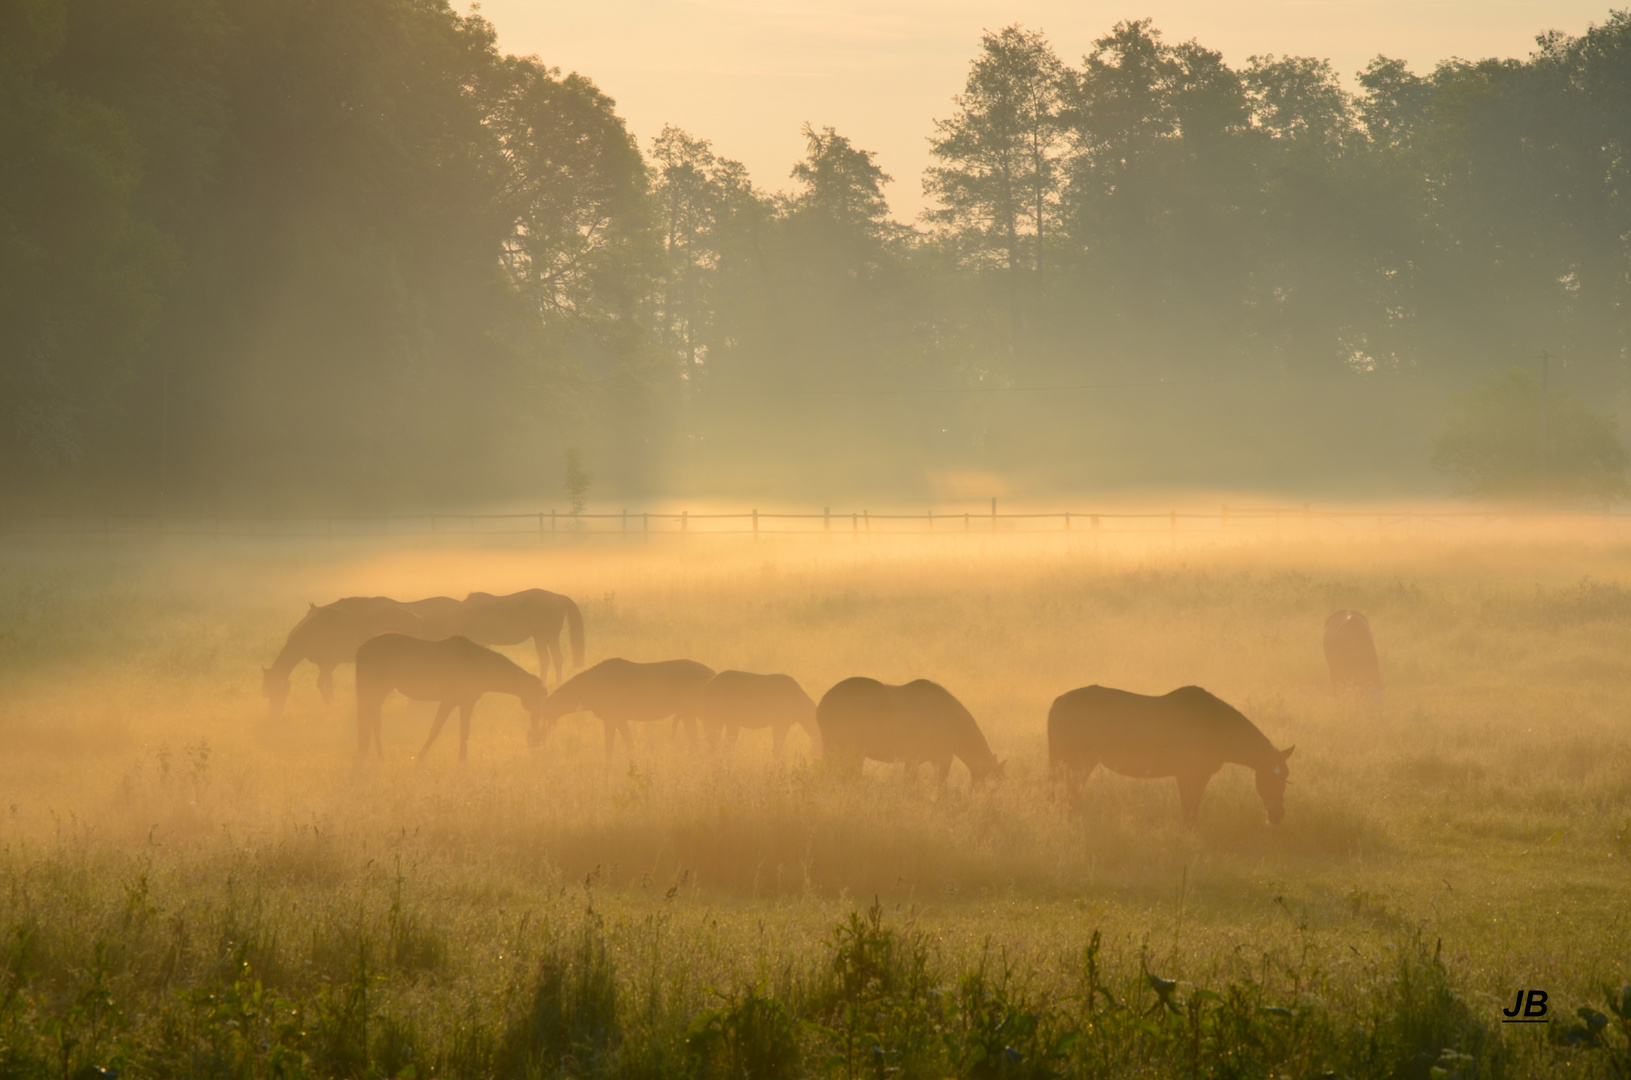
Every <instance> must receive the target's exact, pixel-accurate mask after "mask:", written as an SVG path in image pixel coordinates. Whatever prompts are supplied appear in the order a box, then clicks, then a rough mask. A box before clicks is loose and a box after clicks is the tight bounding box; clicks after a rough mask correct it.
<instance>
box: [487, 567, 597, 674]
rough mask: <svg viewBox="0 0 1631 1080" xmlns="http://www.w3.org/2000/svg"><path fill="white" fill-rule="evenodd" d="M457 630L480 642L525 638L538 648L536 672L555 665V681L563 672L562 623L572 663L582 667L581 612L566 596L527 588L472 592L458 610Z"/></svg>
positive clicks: (502, 642)
mask: <svg viewBox="0 0 1631 1080" xmlns="http://www.w3.org/2000/svg"><path fill="white" fill-rule="evenodd" d="M458 620H459V621H458V626H459V631H458V632H459V633H461V634H464V635H465V636H466V637H468V638H470V639H471V640H472V641H479V642H481V643H482V644H483V645H519V644H520V643H521V642H523V641H526V640H527V639H528V638H531V639H532V642H533V645H534V646H536V647H537V649H538V675H539V677H540V678H541V677H543V676H545V675H547V674H548V673H549V667H550V664H551V663H553V664H554V666H555V681H556V683H557V684H560V683H561V680H562V679H564V678H565V676H566V670H565V664H564V663H563V660H562V656H561V626H562V624H563V623H564V624H565V626H566V629H567V637H568V639H569V640H570V642H571V645H572V667H573V669H574V670H576V669H578V668H581V667H583V613H582V612H581V611H579V610H578V605H577V604H576V603H575V602H574V601H573V600H572V598H571V597H569V596H562V595H561V594H560V593H552V592H546V591H545V590H543V589H527V590H526V591H524V592H518V593H510V594H509V595H508V596H494V595H493V594H492V593H484V592H473V593H471V594H470V595H468V596H466V597H465V598H464V604H463V606H462V608H461V609H460V611H459V612H458Z"/></svg>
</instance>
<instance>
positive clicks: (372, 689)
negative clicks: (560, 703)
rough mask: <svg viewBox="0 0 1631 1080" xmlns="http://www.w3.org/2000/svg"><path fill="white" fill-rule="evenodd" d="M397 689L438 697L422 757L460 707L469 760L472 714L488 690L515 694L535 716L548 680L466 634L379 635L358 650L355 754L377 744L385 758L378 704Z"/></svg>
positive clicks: (462, 745)
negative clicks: (433, 637) (430, 636)
mask: <svg viewBox="0 0 1631 1080" xmlns="http://www.w3.org/2000/svg"><path fill="white" fill-rule="evenodd" d="M393 690H399V691H401V692H402V693H403V694H404V695H405V696H407V697H410V698H412V699H413V700H415V701H434V702H437V703H438V704H437V706H436V720H435V721H434V722H433V723H432V724H431V726H430V737H429V738H428V739H426V740H425V745H424V748H423V749H421V750H420V751H419V760H420V761H423V760H424V758H425V754H426V753H427V752H428V751H429V750H430V747H431V744H432V743H434V742H435V741H436V737H437V736H438V735H440V734H441V733H442V725H444V724H446V723H447V718H448V714H449V713H451V712H452V711H453V710H454V709H455V708H457V709H458V710H459V760H460V761H465V760H467V759H468V750H469V745H470V714H471V713H472V712H473V711H474V710H475V708H476V699H477V698H479V697H481V695H483V694H486V693H498V694H514V695H515V696H516V697H518V698H520V699H521V704H522V705H524V706H526V709H527V711H528V712H530V713H531V714H532V715H533V716H534V717H536V716H537V715H538V712H539V710H540V709H542V708H543V705H544V697H545V695H544V683H543V680H541V679H539V678H538V676H536V675H534V674H532V673H531V672H529V671H527V670H526V669H525V668H523V667H521V666H520V665H519V664H517V663H516V662H515V661H513V660H511V659H510V658H509V657H507V656H504V655H501V654H499V653H496V652H494V651H493V650H491V649H489V648H486V647H484V646H481V645H477V644H476V643H475V642H474V641H471V640H470V639H469V638H465V637H450V638H447V639H445V640H442V641H426V640H424V639H423V638H416V637H409V636H408V635H406V634H380V635H379V636H378V637H372V638H369V639H368V640H367V641H365V642H363V643H362V645H361V646H360V647H358V649H357V758H358V760H359V761H360V760H361V759H363V758H366V757H367V756H368V747H369V746H370V744H371V745H373V746H374V747H375V748H376V749H377V750H378V752H379V756H380V759H381V760H384V758H385V744H384V742H383V741H382V740H381V738H380V706H381V705H383V704H384V702H385V699H386V698H387V697H389V696H390V694H391V691H393Z"/></svg>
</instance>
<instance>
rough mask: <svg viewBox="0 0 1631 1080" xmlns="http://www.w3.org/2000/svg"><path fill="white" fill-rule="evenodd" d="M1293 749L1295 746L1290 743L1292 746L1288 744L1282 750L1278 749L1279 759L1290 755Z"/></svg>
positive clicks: (1282, 759)
mask: <svg viewBox="0 0 1631 1080" xmlns="http://www.w3.org/2000/svg"><path fill="white" fill-rule="evenodd" d="M1295 749H1297V747H1296V746H1295V745H1292V746H1288V747H1286V748H1285V749H1284V750H1282V751H1280V760H1281V761H1284V760H1285V759H1286V758H1288V757H1290V756H1291V752H1292V751H1293V750H1295Z"/></svg>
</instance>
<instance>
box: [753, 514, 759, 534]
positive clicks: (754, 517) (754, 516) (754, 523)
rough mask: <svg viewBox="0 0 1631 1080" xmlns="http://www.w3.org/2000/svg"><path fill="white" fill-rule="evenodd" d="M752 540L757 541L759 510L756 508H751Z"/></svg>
mask: <svg viewBox="0 0 1631 1080" xmlns="http://www.w3.org/2000/svg"><path fill="white" fill-rule="evenodd" d="M753 538H754V539H755V540H757V539H759V508H758V507H757V506H755V507H754V508H753Z"/></svg>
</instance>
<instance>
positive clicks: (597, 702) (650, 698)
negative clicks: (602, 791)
mask: <svg viewBox="0 0 1631 1080" xmlns="http://www.w3.org/2000/svg"><path fill="white" fill-rule="evenodd" d="M713 677H714V669H713V668H711V667H709V666H708V665H707V664H699V663H697V662H696V661H695V660H659V661H657V662H656V663H652V664H639V663H636V662H634V661H633V660H624V659H622V658H621V657H614V658H612V659H610V660H602V661H601V662H600V663H598V664H596V665H595V666H594V667H592V668H590V669H589V670H587V671H580V672H578V673H577V674H576V675H574V676H572V677H571V678H570V679H568V680H566V681H565V682H564V683H562V684H561V685H560V686H557V687H556V688H555V692H554V693H553V694H551V695H549V699H548V700H547V701H545V702H544V705H543V708H542V709H541V710H539V711H538V712H537V713H536V714H534V716H533V720H532V730H531V732H530V733H529V734H528V736H527V741H528V743H529V744H530V745H532V746H541V745H542V744H543V742H544V740H545V739H547V738H549V733H550V732H551V731H553V730H554V729H555V722H556V721H557V720H559V719H560V718H561V717H563V716H565V715H566V714H568V713H574V712H577V711H578V710H580V709H588V710H589V711H590V712H592V713H594V714H595V715H596V716H598V717H600V721H601V723H602V724H603V725H605V728H606V757H607V758H608V759H609V758H610V757H611V756H612V749H613V747H614V746H615V745H616V741H617V736H618V734H619V733H621V734H622V736H623V745H624V746H626V747H628V750H629V752H630V753H631V754H632V753H633V752H634V740H633V738H631V737H630V732H629V725H630V724H631V723H648V722H650V721H652V720H662V719H665V718H667V717H670V716H672V717H673V718H674V723H675V726H676V727H678V726H679V725H680V724H682V723H684V724H692V723H695V721H696V716H697V707H698V704H699V699H700V694H701V690H702V688H703V686H705V685H706V684H707V682H708V680H710V679H712V678H713Z"/></svg>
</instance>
